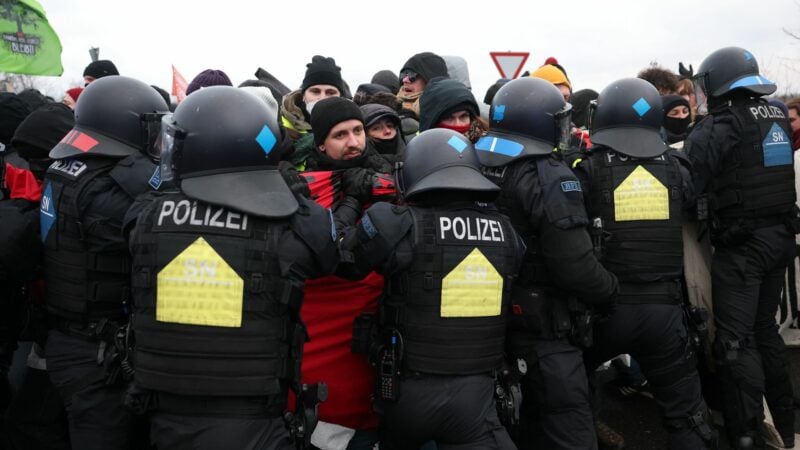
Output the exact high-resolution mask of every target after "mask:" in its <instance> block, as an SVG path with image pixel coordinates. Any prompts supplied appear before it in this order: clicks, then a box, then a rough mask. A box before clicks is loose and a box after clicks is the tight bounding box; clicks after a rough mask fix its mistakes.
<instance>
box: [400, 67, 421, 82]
mask: <svg viewBox="0 0 800 450" xmlns="http://www.w3.org/2000/svg"><path fill="white" fill-rule="evenodd" d="M406 77H407V78H408V82H409V83H413V82H415V81H417V77H419V74H418V73H417V72H414V71H413V70H404V71H402V72H400V81H403V80H405V79H406Z"/></svg>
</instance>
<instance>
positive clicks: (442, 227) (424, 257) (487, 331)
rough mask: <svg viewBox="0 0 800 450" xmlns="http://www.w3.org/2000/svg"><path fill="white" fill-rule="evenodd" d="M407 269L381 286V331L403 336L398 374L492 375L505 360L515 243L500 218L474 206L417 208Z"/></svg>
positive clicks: (515, 265)
mask: <svg viewBox="0 0 800 450" xmlns="http://www.w3.org/2000/svg"><path fill="white" fill-rule="evenodd" d="M409 210H410V211H411V214H412V216H413V219H414V228H413V230H414V231H413V233H414V254H413V258H412V263H411V265H410V267H408V268H407V269H405V270H404V271H402V272H400V273H396V274H394V275H392V276H391V277H390V278H389V279H388V281H387V290H386V297H385V298H384V300H383V302H382V305H381V306H382V316H383V327H384V331H386V329H387V327H388V328H397V329H398V330H399V331H400V334H401V336H402V349H401V351H402V353H403V359H404V364H405V365H404V368H405V369H407V370H411V371H418V372H423V373H434V374H450V375H468V374H474V373H485V372H490V371H492V370H493V369H496V368H498V367H499V366H500V363H501V361H502V358H503V346H504V342H505V331H506V319H507V313H508V308H509V293H510V290H511V285H512V283H513V279H514V277H515V276H516V274H517V270H518V268H519V256H518V255H519V244H518V238H517V236H516V234H515V233H514V231H513V228H512V227H511V224H510V222H509V221H508V219H507V218H505V216H501V215H500V214H497V213H492V212H494V211H487V210H485V209H483V208H479V207H477V206H473V205H468V206H464V207H452V208H447V209H443V208H442V209H439V208H435V209H434V208H416V207H410V208H409Z"/></svg>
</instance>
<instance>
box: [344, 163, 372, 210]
mask: <svg viewBox="0 0 800 450" xmlns="http://www.w3.org/2000/svg"><path fill="white" fill-rule="evenodd" d="M374 176H375V171H374V170H373V169H367V168H364V167H353V168H352V169H347V170H345V171H344V173H343V174H342V189H343V190H344V194H345V195H346V196H349V197H353V198H355V199H356V200H358V201H359V202H361V203H362V204H363V203H367V202H368V201H369V200H370V198H371V197H372V178H373V177H374Z"/></svg>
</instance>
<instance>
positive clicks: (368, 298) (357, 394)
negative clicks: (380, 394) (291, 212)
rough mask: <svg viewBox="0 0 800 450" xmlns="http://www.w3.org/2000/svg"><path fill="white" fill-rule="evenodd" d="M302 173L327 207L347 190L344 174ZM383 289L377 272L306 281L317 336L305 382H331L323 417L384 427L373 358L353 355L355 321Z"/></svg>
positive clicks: (310, 323)
mask: <svg viewBox="0 0 800 450" xmlns="http://www.w3.org/2000/svg"><path fill="white" fill-rule="evenodd" d="M302 175H303V176H304V177H305V178H306V181H308V185H309V190H310V191H311V198H313V199H314V200H315V201H316V202H317V203H319V204H320V205H322V206H325V207H327V208H330V207H331V205H333V204H334V203H335V202H336V201H337V200H339V199H340V198H341V196H342V195H343V194H342V193H341V190H340V187H341V183H340V179H339V175H340V173H336V172H330V171H317V172H303V173H302ZM377 184H379V186H378V185H376V186H375V188H374V191H373V192H375V193H376V195H378V194H386V193H385V192H383V191H384V190H386V189H388V188H387V186H385V184H386V183H377ZM391 189H392V190H393V189H394V186H393V185H392V186H391ZM376 191H380V192H376ZM382 292H383V277H382V276H380V275H378V274H377V273H375V272H372V273H371V274H370V275H368V276H367V277H366V278H364V279H363V280H360V281H349V280H345V279H342V278H339V277H335V276H330V277H325V278H321V279H317V280H310V281H307V282H306V287H305V298H304V300H303V308H302V309H301V316H302V318H303V321H304V322H305V324H306V327H307V328H308V334H309V336H310V338H311V340H310V342H307V343H306V345H305V348H304V351H303V383H316V382H319V381H324V382H325V383H327V384H328V400H327V401H325V402H324V403H322V404H321V405H320V406H319V418H320V420H322V421H325V422H329V423H334V424H337V425H342V426H345V427H348V428H353V429H375V428H377V427H378V416H377V414H375V412H374V411H373V409H372V396H373V390H374V385H375V371H374V369H373V368H372V367H371V366H370V365H369V363H368V362H367V357H366V356H365V355H356V354H353V353H352V352H351V351H350V346H351V344H352V337H353V321H354V320H355V318H356V317H357V316H358V315H359V314H361V313H362V312H364V311H376V310H377V307H378V299H379V298H380V296H381V293H382Z"/></svg>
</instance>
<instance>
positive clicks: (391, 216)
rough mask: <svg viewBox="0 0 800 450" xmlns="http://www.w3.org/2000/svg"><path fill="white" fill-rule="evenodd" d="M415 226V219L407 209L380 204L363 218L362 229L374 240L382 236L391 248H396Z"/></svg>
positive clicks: (389, 204) (368, 210)
mask: <svg viewBox="0 0 800 450" xmlns="http://www.w3.org/2000/svg"><path fill="white" fill-rule="evenodd" d="M413 225H414V218H413V217H412V216H411V212H410V211H409V209H408V208H407V207H404V206H397V205H392V204H391V203H385V202H378V203H375V204H374V205H372V206H371V207H370V208H369V209H367V211H366V212H365V213H364V217H362V218H361V227H362V228H363V229H364V232H365V233H367V236H368V237H369V238H370V239H372V238H374V237H375V236H381V237H382V238H383V239H384V240H385V241H386V242H387V243H388V244H389V246H390V247H394V246H395V245H397V243H398V242H400V240H401V239H403V237H404V236H405V235H406V234H408V231H409V230H410V229H411V227H412V226H413Z"/></svg>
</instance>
